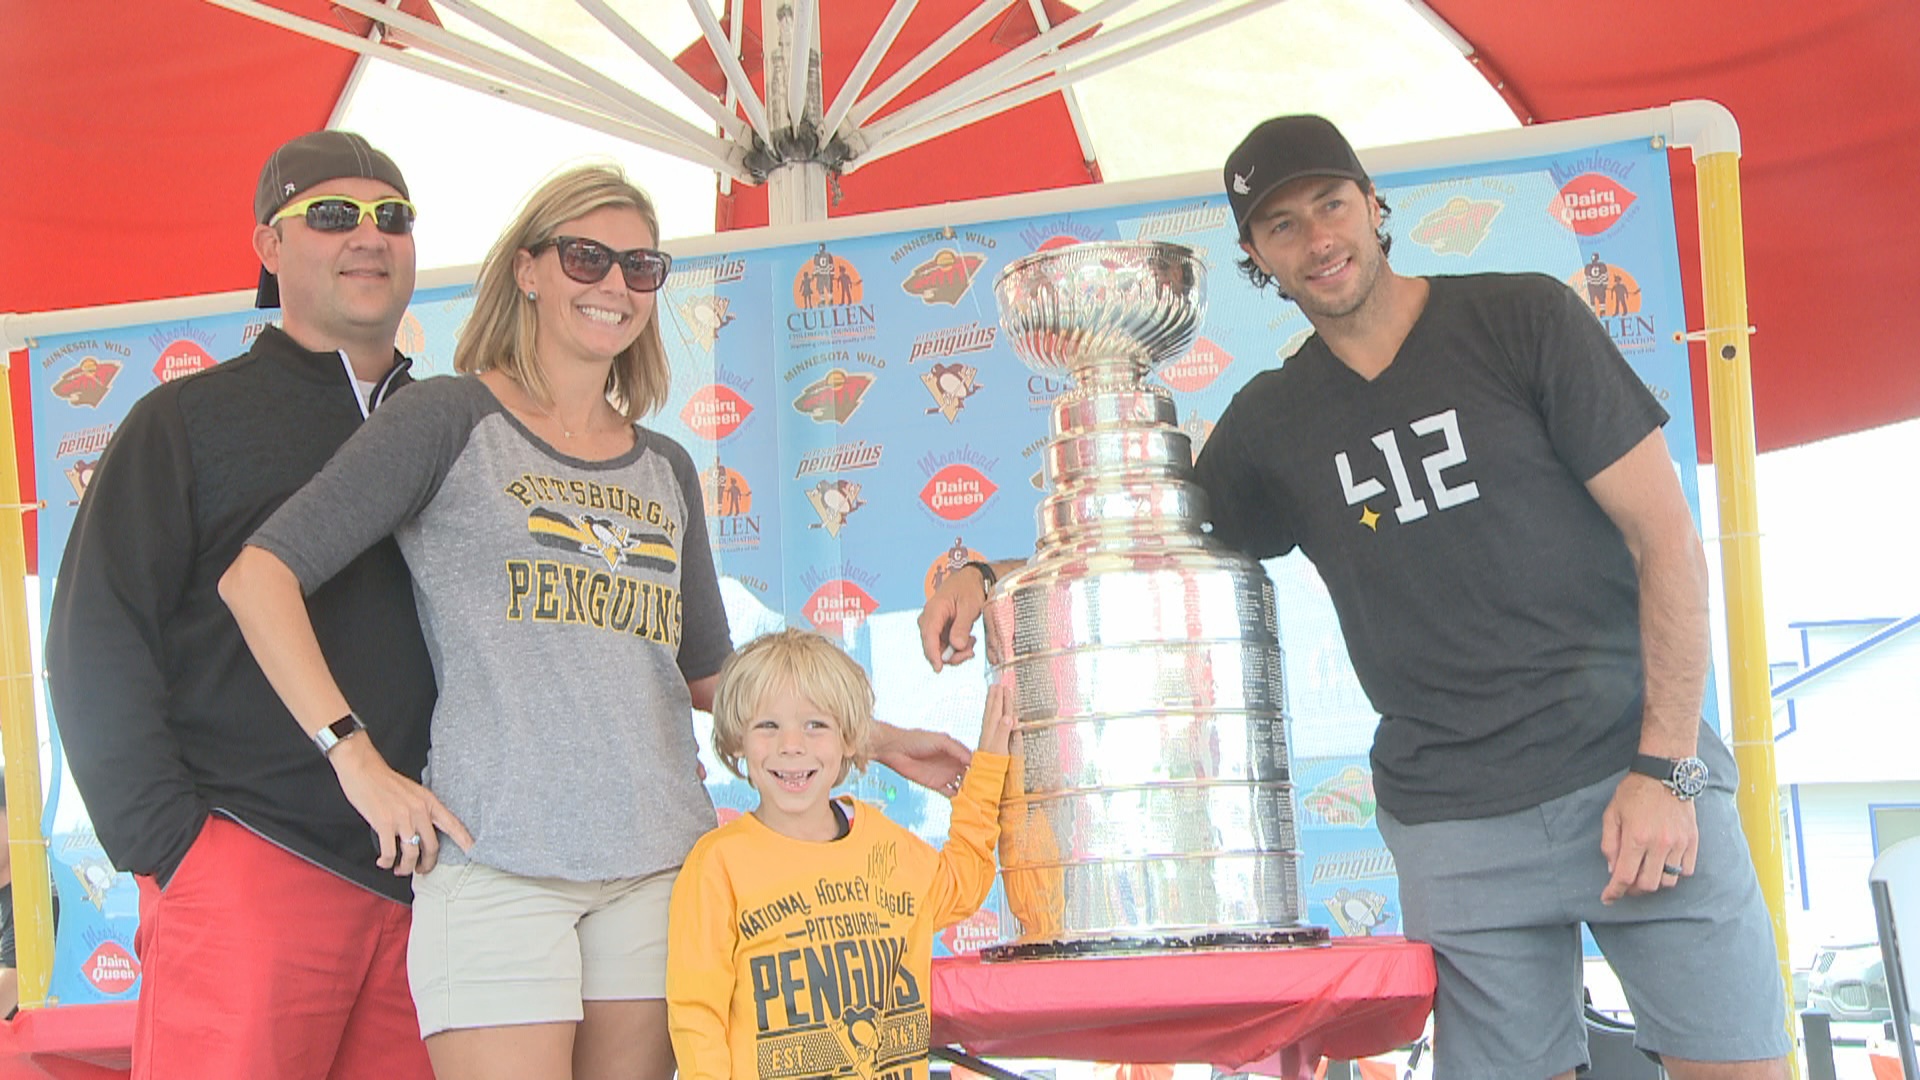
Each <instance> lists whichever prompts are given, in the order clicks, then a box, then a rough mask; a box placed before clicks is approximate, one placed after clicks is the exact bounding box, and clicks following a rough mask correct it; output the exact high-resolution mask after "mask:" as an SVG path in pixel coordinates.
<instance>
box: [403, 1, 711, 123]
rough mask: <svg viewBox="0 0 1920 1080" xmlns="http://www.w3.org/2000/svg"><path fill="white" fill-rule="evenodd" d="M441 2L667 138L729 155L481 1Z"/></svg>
mask: <svg viewBox="0 0 1920 1080" xmlns="http://www.w3.org/2000/svg"><path fill="white" fill-rule="evenodd" d="M438 2H439V3H441V4H444V5H446V6H447V7H448V8H451V9H452V10H454V11H457V12H459V13H460V14H461V16H463V17H465V18H467V19H470V20H472V21H473V22H475V23H477V24H478V25H479V26H481V27H482V28H484V29H485V30H486V31H487V32H488V33H491V34H493V35H494V36H496V37H498V38H500V39H501V40H503V41H508V42H511V43H512V44H513V46H514V47H515V48H517V49H519V50H520V51H522V52H524V53H526V54H527V55H528V56H531V57H533V58H535V59H537V60H539V61H541V62H543V63H545V64H547V65H549V66H551V67H552V68H553V69H554V70H556V71H559V72H561V73H562V74H564V75H567V76H569V77H571V78H573V79H575V80H578V81H579V82H580V83H581V84H582V85H585V86H590V87H592V88H593V89H594V90H596V91H598V92H599V93H600V94H602V95H604V96H605V97H606V98H607V99H608V100H609V101H611V102H615V103H617V105H618V107H619V110H620V111H621V112H623V113H626V114H629V115H630V116H631V117H637V118H640V119H642V120H644V121H645V122H646V123H648V124H651V125H652V126H654V127H656V128H658V129H660V130H661V131H663V132H665V133H666V134H668V135H671V136H673V137H674V138H677V139H679V140H681V141H682V142H685V143H687V144H689V145H692V146H697V147H700V148H701V149H703V150H705V151H707V152H708V153H709V154H712V155H713V156H715V157H719V158H725V157H726V156H727V153H728V151H729V150H731V149H732V146H733V144H731V143H729V142H727V141H726V140H725V139H722V138H720V137H719V136H717V135H714V134H712V133H711V132H708V131H704V130H702V129H701V128H699V127H696V126H695V125H693V124H692V123H690V122H688V121H687V120H685V119H682V118H681V117H679V116H677V115H675V114H674V113H673V112H672V111H671V110H669V109H665V108H662V107H661V106H659V105H656V104H654V103H653V102H651V101H649V100H647V99H646V98H645V97H643V96H641V95H640V94H637V93H635V92H634V91H633V90H632V89H630V88H628V87H626V86H623V85H621V84H620V83H619V82H618V81H616V80H615V79H613V78H612V77H610V76H608V75H607V74H606V73H604V72H601V71H599V70H596V69H595V68H594V67H593V66H591V65H589V64H583V63H581V62H580V61H578V60H576V59H574V58H573V57H572V56H569V55H568V54H567V53H565V52H563V51H561V50H560V49H558V48H556V47H554V46H553V45H550V44H548V43H547V42H545V41H542V40H541V39H540V38H538V37H535V36H534V35H532V34H529V33H527V32H526V31H525V30H522V29H521V28H520V27H518V26H515V25H514V24H513V23H512V22H510V21H508V20H506V19H503V18H501V17H500V16H498V15H496V14H494V13H493V12H492V11H491V10H489V9H488V8H486V7H485V6H483V5H481V4H480V3H478V0H438Z"/></svg>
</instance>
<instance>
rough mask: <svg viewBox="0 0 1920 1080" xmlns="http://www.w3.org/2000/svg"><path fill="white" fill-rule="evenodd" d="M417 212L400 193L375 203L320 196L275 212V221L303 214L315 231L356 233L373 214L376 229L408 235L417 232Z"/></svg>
mask: <svg viewBox="0 0 1920 1080" xmlns="http://www.w3.org/2000/svg"><path fill="white" fill-rule="evenodd" d="M414 214H415V211H414V209H413V204H412V203H410V202H408V201H407V200H405V199H402V198H400V197H399V196H397V195H389V196H387V197H386V198H384V199H374V200H372V201H371V202H361V201H360V200H359V199H350V198H348V197H347V196H345V195H316V196H314V197H313V198H311V199H302V200H300V201H299V202H297V203H293V204H292V205H290V206H288V207H286V208H285V209H283V210H281V211H280V212H279V213H277V214H275V215H273V221H279V220H280V219H281V218H288V217H296V216H300V217H305V218H306V220H307V228H309V229H312V230H313V231H315V232H331V233H340V232H352V231H353V230H355V229H357V228H359V227H360V222H361V220H362V219H364V218H366V217H369V216H371V217H372V218H373V227H374V228H376V229H379V230H380V231H381V232H383V233H386V234H388V235H390V236H405V235H407V234H408V233H410V232H412V231H413V219H414ZM268 224H272V222H268Z"/></svg>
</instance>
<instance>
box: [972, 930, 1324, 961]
mask: <svg viewBox="0 0 1920 1080" xmlns="http://www.w3.org/2000/svg"><path fill="white" fill-rule="evenodd" d="M1330 940H1331V935H1330V934H1329V932H1328V930H1327V928H1326V927H1324V926H1289V927H1285V928H1283V929H1277V930H1209V931H1205V932H1202V933H1197V934H1167V935H1155V936H1152V937H1102V938H1081V939H1078V940H1075V941H1032V942H1013V943H1011V944H1007V945H993V946H989V947H988V948H985V949H981V950H980V959H982V960H984V961H986V962H988V963H1000V962H1003V961H1008V960H1064V959H1073V958H1079V957H1096V956H1153V955H1157V954H1180V953H1195V952H1225V951H1231V950H1240V951H1246V950H1253V949H1293V948H1302V947H1313V946H1319V945H1326V944H1328V942H1329V941H1330Z"/></svg>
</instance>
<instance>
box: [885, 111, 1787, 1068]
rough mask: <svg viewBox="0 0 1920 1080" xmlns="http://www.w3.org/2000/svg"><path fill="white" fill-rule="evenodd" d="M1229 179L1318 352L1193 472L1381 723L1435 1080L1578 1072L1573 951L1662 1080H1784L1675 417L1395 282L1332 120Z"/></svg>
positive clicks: (1476, 287)
mask: <svg viewBox="0 0 1920 1080" xmlns="http://www.w3.org/2000/svg"><path fill="white" fill-rule="evenodd" d="M1223 179H1224V181H1225V184H1226V187H1227V199H1228V202H1229V204H1230V206H1231V207H1232V210H1233V213H1234V217H1235V220H1236V222H1237V224H1238V226H1239V229H1240V237H1241V247H1242V249H1243V250H1244V251H1245V254H1246V259H1245V261H1244V262H1243V263H1242V264H1241V268H1242V269H1243V270H1244V271H1245V272H1246V273H1247V274H1248V276H1249V277H1250V278H1251V280H1252V281H1253V282H1254V283H1255V284H1256V285H1257V286H1260V287H1265V286H1266V285H1269V284H1271V285H1273V286H1275V288H1276V290H1277V291H1279V292H1280V294H1281V296H1282V297H1283V298H1286V299H1291V300H1293V301H1294V302H1295V303H1297V304H1298V305H1299V307H1300V309H1301V311H1302V312H1304V313H1305V314H1306V316H1307V318H1308V320H1309V321H1310V322H1311V323H1312V324H1313V327H1314V330H1315V334H1314V336H1313V337H1311V338H1309V339H1308V340H1307V342H1306V343H1305V344H1304V345H1303V346H1301V348H1300V349H1299V351H1298V352H1296V353H1295V354H1294V355H1293V356H1292V357H1290V358H1289V359H1288V360H1287V361H1286V362H1285V363H1284V365H1283V366H1282V367H1280V368H1279V369H1278V370H1274V371H1269V372H1265V373H1263V374H1261V375H1258V376H1256V377H1255V378H1254V379H1253V380H1252V381H1251V382H1250V383H1249V384H1248V385H1247V386H1246V387H1245V388H1243V389H1242V390H1241V391H1240V393H1239V394H1237V395H1236V396H1235V398H1234V400H1233V402H1232V404H1231V405H1229V406H1228V408H1227V410H1226V412H1225V413H1224V414H1223V415H1222V416H1221V418H1220V421H1219V423H1218V425H1217V426H1216V427H1215V429H1214V431H1213V433H1212V435H1211V437H1210V438H1209V439H1208V441H1207V444H1206V446H1205V449H1204V451H1203V452H1202V454H1201V456H1200V459H1199V461H1198V462H1197V463H1196V466H1195V471H1196V476H1197V479H1198V481H1199V483H1200V485H1201V486H1202V487H1203V488H1204V489H1205V490H1206V492H1207V494H1208V497H1209V504H1210V505H1211V507H1212V518H1213V532H1214V536H1215V537H1216V538H1217V539H1219V540H1220V541H1222V542H1223V543H1225V544H1227V545H1229V546H1232V547H1234V548H1237V549H1239V550H1241V551H1244V552H1245V553H1247V554H1249V555H1252V556H1254V557H1256V558H1263V559H1264V558H1270V557H1273V556H1278V555H1283V554H1286V553H1287V552H1289V551H1292V550H1294V549H1295V548H1299V549H1300V550H1302V551H1304V552H1305V553H1306V554H1307V556H1308V557H1309V558H1311V559H1312V560H1313V562H1314V565H1315V567H1316V568H1317V569H1318V570H1319V572H1320V574H1321V576H1322V577H1323V578H1324V579H1325V581H1326V584H1327V589H1328V592H1329V594H1330V596H1331V597H1332V600H1333V604H1334V607H1335V610H1336V611H1337V613H1338V614H1339V617H1340V624H1341V630H1342V633H1343V634H1344V636H1345V638H1346V641H1347V648H1348V652H1349V654H1350V656H1351V657H1352V660H1353V664H1354V668H1355V671H1356V673H1357V674H1358V676H1359V679H1360V682H1361V685H1362V687H1363V688H1364V689H1365V690H1366V691H1367V694H1368V697H1369V699H1370V701H1371V702H1372V704H1373V705H1374V707H1375V708H1376V709H1378V710H1379V712H1380V713H1381V722H1380V726H1379V728H1378V730H1377V732H1376V735H1375V739H1374V748H1373V767H1374V785H1375V791H1376V797H1377V800H1378V822H1379V826H1380V831H1381V833H1382V835H1383V836H1384V837H1385V839H1386V841H1387V844H1388V847H1389V848H1390V849H1391V850H1392V852H1393V856H1394V860H1395V864H1396V866H1397V868H1398V872H1399V877H1400V900H1401V907H1402V912H1403V917H1404V920H1405V925H1406V928H1407V932H1408V934H1409V936H1411V937H1413V938H1415V939H1418V940H1423V941H1427V942H1429V943H1430V944H1431V945H1432V946H1433V948H1434V952H1435V959H1436V966H1437V969H1438V976H1439V977H1438V985H1437V988H1436V992H1435V1034H1434V1050H1435V1062H1436V1065H1435V1075H1436V1076H1439V1077H1471V1078H1473V1080H1481V1078H1488V1077H1513V1078H1515V1080H1539V1078H1541V1077H1548V1076H1571V1075H1572V1073H1573V1070H1574V1069H1575V1068H1576V1067H1579V1066H1581V1065H1582V1064H1583V1063H1585V1061H1586V1057H1587V1055H1586V1040H1585V1031H1584V1028H1583V1026H1582V1023H1581V1019H1580V1017H1581V1009H1580V1003H1581V962H1580V938H1579V931H1580V926H1581V924H1582V923H1585V924H1586V925H1587V926H1588V927H1590V928H1591V930H1592V932H1593V935H1594V938H1595V940H1596V941H1597V942H1598V943H1599V944H1600V946H1601V948H1602V950H1603V951H1604V952H1605V953H1606V954H1607V957H1608V960H1609V961H1610V962H1611V963H1612V965H1613V967H1614V968H1615V970H1616V971H1617V972H1618V974H1619V975H1620V977H1621V981H1622V983H1623V984H1624V986H1625V987H1626V989H1627V994H1628V998H1629V1001H1630V1002H1631V1003H1632V1005H1633V1009H1634V1015H1635V1020H1636V1023H1637V1025H1638V1036H1637V1038H1638V1042H1639V1044H1640V1045H1641V1046H1642V1048H1643V1049H1646V1050H1648V1051H1650V1052H1655V1053H1658V1054H1660V1055H1661V1056H1662V1057H1663V1059H1664V1061H1665V1064H1666V1066H1667V1068H1668V1070H1669V1071H1670V1072H1671V1073H1672V1075H1674V1076H1675V1077H1676V1078H1678V1080H1691V1078H1704V1077H1716V1078H1729V1080H1732V1078H1749V1077H1751V1078H1770V1080H1771V1078H1781V1080H1784V1078H1785V1077H1786V1076H1787V1067H1786V1060H1785V1057H1784V1055H1785V1054H1786V1053H1787V1052H1788V1051H1789V1049H1790V1042H1789V1040H1788V1038H1787V1031H1786V1014H1785V1006H1784V995H1783V993H1782V986H1781V983H1780V978H1779V970H1778V964H1777V961H1776V958H1775V954H1774V946H1773V938H1772V933H1771V926H1770V921H1769V918H1768V914H1767V911H1766V908H1765V904H1764V902H1763V900H1762V898H1761V896H1760V891H1759V887H1758V882H1757V880H1756V877H1755V874H1754V871H1753V867H1752V863H1751V861H1750V859H1749V857H1748V853H1747V849H1746V845H1745V840H1744V837H1743V835H1742V833H1741V831H1740V827H1739V820H1738V815H1737V812H1736V810H1735V807H1734V802H1733V794H1732V793H1733V788H1734V786H1735V785H1734V770H1733V762H1732V757H1731V755H1730V754H1729V753H1728V751H1727V749H1726V746H1725V744H1724V743H1722V742H1721V740H1720V738H1719V736H1718V735H1717V734H1716V733H1715V732H1714V731H1713V730H1712V729H1710V728H1708V727H1707V726H1706V725H1705V724H1704V723H1703V722H1702V721H1701V719H1700V706H1701V701H1702V696H1703V693H1704V688H1705V678H1706V670H1707V662H1708V661H1707V655H1708V654H1707V650H1708V627H1707V590H1706V565H1705V558H1704V556H1703V553H1702V551H1701V547H1700V541H1699V537H1698V535H1697V533H1696V532H1695V529H1694V525H1693V519H1692V516H1691V514H1690V512H1689V510H1688V508H1687V504H1686V501H1685V498H1684V496H1683V495H1682V493H1681V490H1680V485H1679V483H1678V480H1677V477H1676V474H1675V470H1676V469H1677V468H1678V467H1679V466H1678V465H1676V463H1674V462H1673V460H1672V459H1671V458H1670V456H1669V453H1668V450H1667V447H1666V443H1665V440H1664V438H1663V437H1662V435H1661V432H1660V425H1661V424H1662V423H1664V421H1665V420H1666V413H1665V412H1664V410H1662V409H1661V408H1660V406H1659V404H1658V403H1657V402H1655V401H1654V399H1653V398H1652V395H1651V394H1650V393H1648V391H1647V390H1646V388H1645V387H1644V385H1642V384H1641V382H1640V380H1639V379H1638V378H1637V377H1636V376H1635V375H1634V373H1633V372H1632V371H1631V369H1629V368H1628V367H1627V365H1626V362H1625V360H1624V359H1623V358H1622V357H1621V356H1620V354H1619V352H1618V350H1617V349H1616V348H1615V347H1614V346H1613V344H1612V342H1611V340H1610V339H1609V338H1608V337H1607V335H1606V333H1605V331H1604V329H1603V328H1602V327H1601V326H1600V325H1599V323H1598V322H1597V321H1596V320H1595V318H1594V314H1593V311H1592V309H1590V308H1589V307H1588V306H1587V304H1586V302H1585V301H1584V300H1583V299H1582V298H1581V297H1580V296H1578V295H1577V294H1575V293H1574V292H1573V291H1572V290H1570V289H1568V288H1567V287H1566V286H1564V285H1562V284H1561V283H1559V282H1557V281H1555V280H1553V279H1552V278H1549V277H1546V276H1544V275H1537V274H1483V275H1475V276H1466V277H1432V278H1421V277H1403V276H1401V275H1399V274H1397V273H1395V272H1394V270H1393V268H1392V267H1391V266H1390V265H1389V264H1388V262H1387V255H1388V250H1389V248H1390V246H1391V245H1390V241H1389V238H1388V237H1387V236H1386V234H1385V233H1384V231H1383V226H1384V224H1385V221H1386V216H1387V210H1386V207H1385V205H1384V204H1383V203H1382V202H1381V201H1380V199H1379V198H1378V196H1377V194H1376V193H1375V192H1374V189H1373V184H1372V181H1371V180H1370V178H1369V177H1368V176H1367V173H1366V171H1365V169H1364V168H1363V167H1362V166H1361V164H1360V161H1359V159H1358V157H1357V156H1356V155H1355V154H1354V152H1353V149H1352V147H1351V146H1349V145H1348V143H1347V140H1346V139H1345V137H1344V136H1342V135H1341V134H1340V132H1339V131H1338V130H1337V129H1336V128H1335V127H1334V126H1333V125H1332V124H1330V123H1328V122H1327V121H1326V120H1325V119H1323V118H1320V117H1317V116H1288V117H1280V118H1277V119H1274V120H1269V121H1267V122H1266V123H1263V124H1261V125H1259V126H1258V127H1256V128H1255V129H1254V130H1253V132H1252V133H1251V134H1249V135H1248V137H1247V138H1246V140H1245V141H1244V142H1242V143H1241V145H1240V146H1239V147H1238V148H1237V149H1236V150H1235V151H1234V152H1233V154H1232V155H1231V156H1230V157H1229V158H1228V160H1227V165H1226V168H1225V170H1224V177H1223ZM980 584H981V582H980V575H978V574H976V573H971V572H968V571H965V570H963V571H960V572H957V573H956V574H954V575H953V580H950V581H949V582H948V583H945V584H943V586H942V587H941V589H940V590H939V591H938V592H937V593H936V594H935V596H934V597H933V599H931V600H929V601H928V604H927V608H926V610H925V612H924V613H923V615H922V617H921V628H922V643H923V646H924V647H925V649H926V652H927V655H928V659H929V660H930V661H931V662H932V663H933V664H934V666H935V668H936V670H937V669H938V668H939V667H940V666H942V664H943V663H953V662H956V661H959V660H964V659H966V658H967V657H968V656H970V655H971V653H972V648H973V644H974V643H973V639H972V637H971V634H970V627H971V625H972V619H973V617H974V615H975V614H977V613H978V611H979V608H980V605H981V596H982V590H981V587H980Z"/></svg>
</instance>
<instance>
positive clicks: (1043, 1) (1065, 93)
mask: <svg viewBox="0 0 1920 1080" xmlns="http://www.w3.org/2000/svg"><path fill="white" fill-rule="evenodd" d="M1027 10H1029V11H1031V12H1032V13H1033V24H1034V25H1035V26H1037V27H1039V28H1040V32H1041V33H1043V34H1044V33H1046V32H1047V31H1048V30H1051V29H1053V20H1052V19H1049V18H1048V17H1047V0H1027ZM1060 100H1061V101H1063V102H1065V103H1066V106H1067V123H1069V124H1072V125H1073V138H1074V141H1075V142H1078V143H1079V144H1080V160H1081V161H1083V162H1085V163H1086V165H1087V171H1088V172H1090V173H1092V174H1094V175H1095V176H1096V177H1097V176H1099V174H1100V162H1099V158H1098V156H1097V155H1096V154H1094V152H1093V135H1092V133H1090V132H1089V131H1087V118H1086V116H1085V115H1083V114H1082V113H1081V111H1080V97H1079V95H1078V94H1075V93H1074V92H1073V87H1071V86H1064V87H1061V89H1060Z"/></svg>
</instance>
